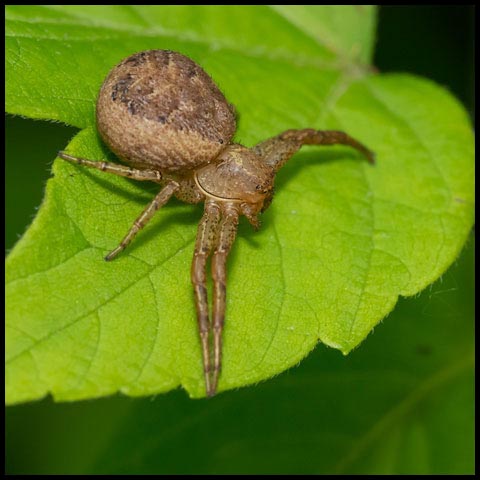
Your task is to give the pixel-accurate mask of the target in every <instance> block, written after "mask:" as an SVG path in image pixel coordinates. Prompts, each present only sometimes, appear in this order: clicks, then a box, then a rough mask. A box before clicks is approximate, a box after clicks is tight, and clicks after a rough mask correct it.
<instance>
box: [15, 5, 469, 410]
mask: <svg viewBox="0 0 480 480" xmlns="http://www.w3.org/2000/svg"><path fill="white" fill-rule="evenodd" d="M304 8H306V7H304ZM337 8H338V7H337ZM343 8H344V11H345V12H348V14H345V15H339V14H338V13H337V14H334V12H333V10H329V9H328V7H316V8H315V7H314V8H312V9H311V10H309V9H307V10H305V9H302V10H297V9H288V8H286V7H283V6H282V7H275V8H269V7H227V8H225V7H193V8H192V7H164V6H161V7H140V6H128V7H125V6H121V7H111V6H103V7H95V8H93V7H85V6H76V7H71V6H63V7H58V6H54V7H19V6H10V7H9V8H8V9H7V79H6V80H7V83H6V85H7V87H6V88H7V110H8V111H9V112H10V113H15V114H21V115H25V116H30V117H32V118H46V119H54V120H60V121H63V122H65V123H68V124H71V125H75V126H77V127H81V128H82V131H81V132H80V133H79V134H78V135H77V136H76V137H75V138H74V140H73V141H72V142H71V143H70V144H69V146H68V147H67V150H68V151H69V152H71V153H72V154H76V155H79V156H83V157H86V158H91V159H98V160H100V159H102V158H108V159H110V160H112V161H114V160H115V159H114V157H113V156H112V155H111V154H110V153H109V152H108V151H107V150H106V148H105V147H104V146H102V144H101V142H100V141H99V138H98V136H97V134H96V132H95V128H94V105H95V97H96V92H97V91H98V89H99V87H100V85H101V82H102V81H103V78H104V77H105V75H106V73H107V72H108V70H109V69H110V68H111V67H112V65H114V64H116V63H117V62H118V61H119V60H121V59H122V58H124V57H125V56H127V55H129V54H131V53H133V52H135V51H140V50H144V49H148V48H164V49H173V50H179V51H181V52H183V53H185V54H187V55H189V56H190V57H192V58H193V59H194V60H196V61H197V62H198V63H200V64H201V65H202V67H203V68H204V69H205V70H206V71H207V72H209V73H210V74H211V75H212V77H213V78H214V80H215V81H216V82H217V83H218V84H219V85H220V87H221V89H222V90H223V91H224V93H225V94H226V97H227V98H228V99H229V100H230V101H231V102H232V103H233V104H235V105H236V107H237V111H238V112H240V121H239V129H238V131H237V135H236V140H237V141H239V142H241V143H244V144H246V145H253V144H254V143H256V142H257V141H260V140H263V139H265V138H268V137H269V136H273V135H275V134H277V133H279V132H281V131H282V130H285V129H288V128H305V127H316V128H319V129H341V130H345V131H346V132H348V133H349V134H351V135H352V136H354V137H356V138H358V139H360V140H361V141H362V142H363V143H365V144H366V145H368V146H369V147H370V148H371V149H373V150H374V151H375V152H376V154H377V165H376V166H375V167H371V166H369V165H367V164H366V163H365V162H364V161H363V159H362V158H361V157H360V156H359V155H358V154H356V153H355V152H352V151H351V150H350V149H347V148H340V147H335V148H314V147H310V148H304V149H303V150H302V151H301V152H300V153H299V154H297V155H296V156H295V157H294V158H293V159H292V160H291V161H290V162H289V163H288V164H287V166H286V167H284V169H283V170H282V171H281V172H280V173H279V175H278V178H277V185H276V188H277V193H276V197H275V199H274V202H273V204H272V207H271V208H270V209H269V210H268V211H267V212H266V213H265V214H264V215H263V227H262V229H261V230H260V232H258V233H253V232H251V230H250V228H249V227H248V225H246V222H244V223H243V224H242V225H241V227H240V231H239V238H238V240H237V242H236V245H235V248H234V250H233V252H232V254H231V256H230V258H229V281H228V304H227V322H226V326H225V330H224V356H223V371H222V377H221V381H220V390H224V389H229V388H234V387H238V386H242V385H246V384H250V383H253V382H257V381H259V380H263V379H265V378H268V377H271V376H273V375H275V374H277V373H279V372H281V371H283V370H285V369H287V368H288V367H290V366H292V365H294V364H296V363H298V361H299V360H301V359H302V358H303V357H304V356H305V355H306V354H307V353H308V352H309V351H311V350H312V349H313V348H314V347H315V345H316V344H317V342H318V341H319V340H320V341H322V342H323V343H325V344H326V345H329V346H331V347H334V348H337V349H340V350H341V351H342V352H343V353H348V352H349V351H350V350H351V349H352V348H355V347H356V346H357V345H358V344H359V343H360V342H361V341H362V340H363V339H364V338H365V337H366V336H367V335H368V333H369V332H370V331H371V330H372V328H373V327H374V326H375V325H376V324H377V323H378V322H379V321H380V320H381V319H382V318H383V317H385V316H386V315H387V314H388V313H389V312H390V311H391V310H392V309H393V307H394V305H395V303H396V301H397V299H398V296H399V295H404V296H408V295H413V294H415V293H417V292H418V291H420V290H422V289H423V288H425V287H426V286H427V285H428V284H429V283H431V282H432V281H434V280H435V279H436V278H438V277H439V276H440V275H441V274H442V273H443V272H444V271H445V270H446V268H447V267H448V266H449V265H450V264H451V263H452V261H453V260H454V259H455V258H456V256H457V255H458V253H459V251H460V249H461V247H462V245H463V243H464V241H465V238H466V236H467V234H468V232H469V230H470V228H471V225H472V223H473V136H472V131H471V127H470V125H469V121H468V119H467V116H466V113H465V112H464V110H463V108H462V107H461V106H460V105H459V104H458V103H457V101H456V100H455V99H453V98H452V96H451V95H450V94H449V93H448V92H446V91H445V90H444V89H442V88H440V87H439V86H437V85H435V84H434V83H432V82H430V81H428V80H424V79H420V78H416V77H413V76H409V75H405V74H396V75H371V74H369V73H368V69H366V68H365V66H364V64H365V63H366V62H368V61H369V56H370V55H371V51H372V43H373V36H374V35H373V30H372V29H373V27H374V10H373V9H371V8H367V7H365V8H361V9H358V8H355V7H352V8H351V9H350V8H347V7H343ZM302 12H303V13H302ZM307 13H310V14H311V15H308V14H307ZM342 21H344V22H345V23H344V25H343V28H342V24H341V22H342ZM252 24H255V28H251V25H252ZM315 25H317V26H318V28H315ZM355 26H357V29H355ZM352 28H353V30H352ZM332 32H335V35H332ZM343 32H345V34H343ZM347 32H348V33H347ZM53 174H54V178H52V179H51V180H49V182H48V184H47V189H46V196H45V201H44V203H43V205H42V208H41V210H40V211H39V213H38V216H37V218H36V220H35V221H34V223H33V224H32V226H31V227H30V229H29V230H28V231H27V233H26V234H25V235H24V236H23V238H22V239H21V240H20V241H19V242H18V244H17V245H16V247H15V248H14V250H13V251H12V253H11V254H10V255H9V257H8V260H7V287H6V288H7V329H6V334H7V354H6V375H7V384H6V385H7V401H8V402H10V403H15V402H19V401H25V400H32V399H35V398H40V397H42V396H44V395H45V394H46V393H48V392H51V393H52V394H53V395H54V397H55V398H56V399H59V400H75V399H80V398H89V397H98V396H102V395H107V394H111V393H114V392H116V391H121V392H123V393H126V394H128V395H147V394H152V393H157V392H163V391H167V390H170V389H172V388H175V387H176V386H178V385H183V386H184V388H185V389H186V390H187V391H188V392H189V393H190V395H192V396H195V397H196V396H202V395H203V394H204V385H203V376H202V367H201V353H200V346H199V340H198V335H197V326H196V320H195V313H194V305H193V295H192V291H191V286H190V282H189V269H190V262H191V256H192V251H193V242H194V238H195V234H196V224H197V223H198V220H199V219H200V216H201V206H193V207H192V206H189V205H184V204H180V203H179V202H175V201H172V202H171V203H170V204H169V205H168V206H166V207H164V208H163V209H162V211H161V212H159V213H158V214H157V215H156V217H155V219H154V220H153V221H151V222H150V224H149V225H148V226H147V227H146V228H145V229H144V230H143V231H142V233H141V234H140V235H139V236H138V237H137V238H136V240H135V242H134V243H133V244H132V245H131V246H130V247H129V249H128V250H127V251H125V252H124V253H123V254H122V255H121V256H120V257H119V258H118V259H116V260H115V261H114V262H111V263H108V264H107V263H105V262H103V257H104V256H105V254H106V253H108V252H109V251H110V250H112V249H113V248H114V247H115V246H116V245H117V244H118V242H119V241H120V240H121V238H122V237H123V236H124V234H125V233H126V232H127V230H128V229H129V227H130V225H131V224H132V222H133V220H134V219H135V218H136V216H137V215H138V214H139V212H140V211H141V210H142V208H143V207H144V206H145V205H146V204H147V202H148V201H149V200H150V199H151V198H152V197H153V195H154V194H155V192H156V191H157V190H156V187H155V186H154V185H149V186H145V185H140V184H138V183H134V182H131V181H129V180H125V179H121V178H118V177H114V176H108V175H105V174H103V173H101V172H95V171H86V170H85V169H81V168H77V167H75V166H72V165H69V164H67V163H66V162H62V161H60V160H57V161H56V163H55V164H54V167H53ZM157 188H158V187H157Z"/></svg>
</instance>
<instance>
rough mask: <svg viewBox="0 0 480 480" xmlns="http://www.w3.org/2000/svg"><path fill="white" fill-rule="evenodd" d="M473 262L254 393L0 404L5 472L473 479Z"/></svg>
mask: <svg viewBox="0 0 480 480" xmlns="http://www.w3.org/2000/svg"><path fill="white" fill-rule="evenodd" d="M471 240H473V236H472V239H471ZM473 267H474V243H473V241H470V242H469V245H468V248H467V249H465V251H464V252H463V254H462V257H461V258H460V261H459V262H456V265H455V266H454V267H452V268H451V269H450V270H449V271H448V272H447V273H446V274H445V275H444V276H443V278H442V280H441V281H438V282H437V283H436V284H435V285H433V286H432V287H431V288H428V289H427V290H425V291H424V292H423V293H422V294H421V295H419V296H418V297H416V298H414V299H408V300H407V301H405V300H401V301H400V302H399V305H398V307H397V308H396V309H395V311H394V312H392V314H391V316H390V317H389V319H388V321H386V322H384V323H383V324H382V325H381V326H380V327H378V328H377V329H375V335H371V336H369V338H368V339H367V340H366V341H365V342H364V344H362V346H361V347H360V348H359V349H358V350H357V351H356V352H355V354H352V355H349V356H348V357H342V356H341V355H339V354H338V352H336V351H334V350H332V349H326V348H318V349H316V351H315V352H314V353H312V355H310V356H309V358H308V359H306V360H305V361H304V362H302V364H301V365H300V366H299V367H298V368H296V369H295V370H291V371H289V372H287V373H284V374H282V375H281V376H279V377H277V378H275V379H273V380H272V381H270V382H266V383H263V384H262V385H258V386H257V387H256V388H251V389H243V390H242V391H237V392H227V394H225V395H219V396H218V397H217V398H213V399H211V400H208V401H197V402H192V401H190V400H189V399H188V398H186V396H185V395H184V394H183V392H178V391H177V392H171V393H170V394H168V395H160V396H158V397H157V398H154V399H152V398H144V399H130V398H122V397H120V396H116V397H111V398H106V399H99V400H97V401H94V402H75V403H64V404H55V403H53V402H52V401H51V400H50V399H46V400H45V401H42V402H36V403H30V404H24V405H18V406H15V407H9V408H7V412H6V415H7V417H6V446H7V455H6V458H7V465H6V470H7V472H8V473H9V474H11V475H13V474H37V475H38V474H47V475H55V474H63V475H65V474H84V475H85V474H97V475H98V474H110V475H112V474H117V475H118V474H124V475H126V474H130V475H142V474H144V475H151V474H157V475H160V474H163V475H168V474H177V475H178V474H197V475H198V474H203V475H214V474H257V475H258V474H283V475H286V474H291V475H295V474H297V475H298V474H347V475H349V474H350V475H360V474H367V475H372V474H390V475H392V474H397V475H400V474H404V475H407V474H409V475H419V474H423V475H425V474H443V475H446V474H450V475H454V474H473V473H474V468H475V449H474V445H475V442H474V436H475V427H474V415H475V411H474V398H475V392H474V357H473V351H474V315H473V308H474V307H473V298H474V268H473ZM66 425H68V429H66V428H65V426H66ZM91 425H95V426H96V434H95V435H94V436H92V432H91ZM32 452H33V453H34V454H33V455H32Z"/></svg>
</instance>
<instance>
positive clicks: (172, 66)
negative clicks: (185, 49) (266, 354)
mask: <svg viewBox="0 0 480 480" xmlns="http://www.w3.org/2000/svg"><path fill="white" fill-rule="evenodd" d="M97 127H98V130H99V132H100V135H101V136H102V138H103V140H104V141H105V143H106V144H107V145H108V146H109V147H110V149H111V150H112V151H113V152H114V153H115V154H116V155H117V156H118V157H119V158H120V159H122V160H123V162H124V163H125V164H127V165H130V166H125V165H120V164H115V163H109V162H103V161H102V162H95V161H91V160H87V159H84V158H79V157H74V156H72V155H69V154H67V153H65V152H59V157H61V158H63V159H64V160H68V161H70V162H73V163H77V164H80V165H84V166H87V167H92V168H96V169H99V170H102V171H105V172H108V173H113V174H116V175H120V176H124V177H129V178H132V179H135V180H149V181H152V182H156V183H159V184H161V185H162V189H161V190H160V192H159V193H158V194H157V195H156V196H155V198H154V199H153V200H152V202H151V203H150V204H149V205H148V206H147V207H146V208H145V210H144V211H143V212H142V213H141V214H140V216H139V217H138V218H137V219H136V220H135V221H134V222H133V225H132V227H131V229H130V231H129V232H128V233H127V235H126V236H125V238H124V239H123V240H122V241H121V243H120V245H119V246H118V247H117V248H115V249H114V250H113V251H112V252H110V253H109V254H108V255H107V256H106V257H105V259H106V260H112V259H113V258H114V257H115V256H116V255H117V254H118V253H119V252H121V251H122V250H123V249H124V248H125V247H126V246H127V245H128V244H129V243H130V241H131V240H132V239H133V237H134V236H135V235H136V234H137V232H138V231H139V230H141V229H142V228H143V227H144V226H145V225H146V224H147V222H148V221H149V220H150V219H151V218H152V216H153V214H154V213H155V212H156V211H157V210H158V209H159V208H160V207H161V206H162V205H165V203H167V201H168V200H169V199H170V197H172V196H175V197H177V198H178V199H180V200H182V201H184V202H187V203H199V202H204V204H205V209H204V214H203V217H202V219H201V221H200V224H199V226H198V233H197V240H196V244H195V251H194V256H193V263H192V271H191V280H192V283H193V288H194V294H195V304H196V310H197V319H198V325H199V330H200V338H201V343H202V352H203V368H204V374H205V386H206V393H207V395H208V396H212V395H214V394H215V392H216V389H217V384H218V378H219V374H220V369H221V348H222V329H223V323H224V319H225V303H226V285H227V274H226V262H227V256H228V253H229V252H230V249H231V247H232V245H233V242H234V240H235V236H236V232H237V226H238V220H239V217H240V216H241V215H244V216H245V217H247V219H248V221H249V222H250V223H251V224H252V225H253V226H254V227H255V228H259V220H258V214H259V213H260V212H262V211H264V210H265V209H266V208H268V206H269V205H270V203H271V201H272V197H273V184H274V180H275V175H276V173H277V171H278V170H279V169H280V168H281V167H282V166H283V165H284V164H285V162H286V161H287V160H288V159H289V158H290V157H291V156H292V155H293V154H294V153H295V152H296V151H297V150H298V149H299V148H300V147H301V146H302V145H306V144H309V145H333V144H343V145H349V146H351V147H353V148H355V149H357V150H358V151H360V152H361V153H362V154H363V155H364V156H365V157H366V158H367V160H368V161H369V162H370V163H373V162H374V156H373V153H372V152H371V151H370V150H368V149H367V148H366V147H365V146H364V145H362V144H361V143H359V142H358V141H357V140H355V139H353V138H352V137H350V136H349V135H347V134H346V133H344V132H339V131H330V130H327V131H322V130H314V129H303V130H287V131H285V132H283V133H281V134H280V135H277V136H276V137H273V138H270V139H268V140H265V141H264V142H261V143H259V144H257V145H255V146H254V147H251V148H247V147H244V146H242V145H239V144H236V143H233V142H232V138H233V135H234V133H235V129H236V124H235V114H234V108H233V106H232V105H230V104H229V103H228V102H227V101H226V99H225V97H224V96H223V94H222V93H221V92H220V90H219V89H218V87H217V86H216V85H215V83H214V82H213V80H212V79H211V78H210V77H209V76H208V75H207V73H205V71H204V70H203V69H202V68H201V67H200V66H199V65H197V64H196V63H195V62H193V61H192V60H190V59H189V58H188V57H185V56H184V55H182V54H180V53H177V52H172V51H169V50H149V51H145V52H140V53H136V54H134V55H131V56H130V57H128V58H126V59H125V60H123V61H122V62H121V63H120V64H119V65H117V66H116V67H114V68H113V69H112V71H111V72H110V73H109V75H108V76H107V78H106V79H105V81H104V83H103V85H102V88H101V89H100V93H99V96H98V100H97ZM210 256H211V271H212V278H213V306H212V316H211V318H210V315H209V308H208V300H207V278H206V267H207V260H208V258H209V257H210Z"/></svg>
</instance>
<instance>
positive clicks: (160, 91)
mask: <svg viewBox="0 0 480 480" xmlns="http://www.w3.org/2000/svg"><path fill="white" fill-rule="evenodd" d="M96 115H97V127H98V130H99V132H100V135H101V136H102V138H103V140H104V141H105V143H106V144H107V145H108V146H109V147H110V149H111V150H112V151H113V152H114V153H115V154H116V155H117V156H118V157H119V158H121V159H122V160H123V161H124V162H125V163H127V164H129V165H132V166H134V167H136V168H140V169H146V168H155V169H158V170H163V171H172V172H176V171H180V170H181V171H185V170H193V169H195V168H197V167H199V166H201V165H204V164H207V163H209V162H210V161H212V160H213V159H215V158H216V157H217V156H218V155H219V154H220V152H221V151H222V150H224V149H225V147H226V146H227V145H228V144H229V143H230V141H231V139H232V137H233V135H234V133H235V129H236V122H235V114H234V108H233V106H231V105H230V104H229V103H228V102H227V100H226V99H225V97H224V96H223V94H222V92H221V91H220V90H219V88H218V87H217V86H216V85H215V83H214V82H213V80H212V79H211V78H210V77H209V75H208V74H207V73H205V71H204V70H203V69H202V68H201V67H200V66H199V65H197V64H196V63H195V62H194V61H193V60H191V59H189V58H187V57H185V56H184V55H181V54H180V53H177V52H172V51H169V50H147V51H144V52H139V53H136V54H134V55H131V56H130V57H128V58H126V59H125V60H123V61H122V62H121V63H120V64H118V65H117V66H116V67H114V68H113V69H112V70H111V71H110V73H109V75H108V76H107V78H106V79H105V81H104V83H103V85H102V88H101V89H100V93H99V95H98V100H97V112H96Z"/></svg>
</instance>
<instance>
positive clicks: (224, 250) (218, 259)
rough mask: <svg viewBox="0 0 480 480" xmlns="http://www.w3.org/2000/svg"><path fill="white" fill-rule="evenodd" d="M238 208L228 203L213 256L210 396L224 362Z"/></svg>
mask: <svg viewBox="0 0 480 480" xmlns="http://www.w3.org/2000/svg"><path fill="white" fill-rule="evenodd" d="M238 217H239V213H238V210H237V209H236V208H235V207H234V206H233V205H228V204H226V207H225V211H224V217H223V220H222V223H221V225H220V230H219V234H218V238H217V245H216V247H215V251H214V253H213V257H212V277H213V322H212V323H213V362H214V363H213V381H212V387H211V390H210V392H209V393H208V395H209V396H213V395H215V392H216V390H217V384H218V377H219V375H220V370H221V362H222V331H223V324H224V320H225V300H226V285H227V272H226V264H227V256H228V254H229V252H230V249H231V248H232V245H233V242H234V241H235V236H236V234H237V227H238Z"/></svg>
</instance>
